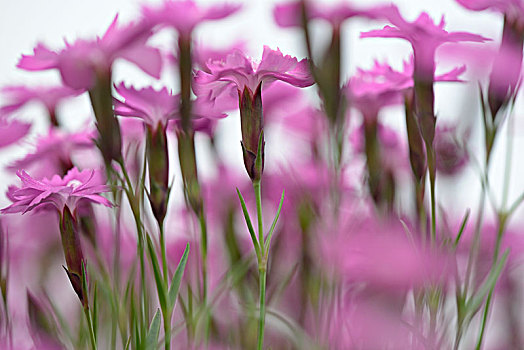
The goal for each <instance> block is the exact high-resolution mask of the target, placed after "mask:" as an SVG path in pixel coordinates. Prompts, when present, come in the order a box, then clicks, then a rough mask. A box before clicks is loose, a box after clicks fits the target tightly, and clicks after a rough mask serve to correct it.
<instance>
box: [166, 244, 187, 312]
mask: <svg viewBox="0 0 524 350" xmlns="http://www.w3.org/2000/svg"><path fill="white" fill-rule="evenodd" d="M188 256H189V243H187V245H186V249H184V254H182V257H181V258H180V262H179V263H178V266H177V268H176V271H175V274H174V275H173V280H172V281H171V286H170V287H169V307H170V308H171V309H172V308H174V307H175V302H176V298H177V296H178V290H179V289H180V283H181V281H182V276H183V275H184V270H185V268H186V263H187V258H188Z"/></svg>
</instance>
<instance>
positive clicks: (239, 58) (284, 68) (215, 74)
mask: <svg viewBox="0 0 524 350" xmlns="http://www.w3.org/2000/svg"><path fill="white" fill-rule="evenodd" d="M207 66H208V68H209V71H210V72H209V73H206V72H203V71H199V72H198V73H197V75H196V77H195V81H194V84H193V88H194V90H195V93H196V95H197V96H200V95H202V94H207V95H208V96H209V99H210V100H215V99H216V98H217V96H219V95H221V94H223V93H226V92H227V93H229V94H231V93H233V94H234V95H237V91H240V92H242V91H243V90H244V88H247V89H248V90H249V91H250V92H251V94H253V93H254V92H255V90H256V89H257V87H258V86H259V85H260V84H262V83H265V84H266V85H267V84H270V83H272V82H274V81H276V80H280V81H283V82H285V83H288V84H291V85H293V86H296V87H308V86H311V85H313V83H314V81H313V78H312V77H311V74H310V73H309V68H308V63H307V60H306V59H303V60H301V61H298V60H297V59H296V58H294V57H291V56H289V55H286V56H284V55H283V54H282V53H281V52H280V50H278V49H277V50H271V49H270V48H269V47H268V46H264V52H263V53H262V59H261V60H260V62H254V61H253V60H251V59H250V58H248V57H247V56H245V55H244V54H243V53H242V52H240V51H234V52H233V53H231V54H230V55H228V56H227V58H226V59H225V60H224V61H214V62H208V64H207ZM234 88H236V89H234ZM233 89H234V90H233ZM232 91H233V92H232ZM237 96H238V95H237Z"/></svg>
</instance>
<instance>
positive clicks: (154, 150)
mask: <svg viewBox="0 0 524 350" xmlns="http://www.w3.org/2000/svg"><path fill="white" fill-rule="evenodd" d="M146 157H147V164H148V167H149V183H150V195H149V201H150V203H151V208H152V209H153V214H154V215H155V218H156V220H157V221H158V223H159V224H162V222H163V221H164V218H165V217H166V213H167V200H168V195H169V156H168V150H167V134H166V128H165V127H164V126H162V125H161V124H160V123H159V125H158V126H157V127H156V128H155V129H154V130H153V129H152V128H150V127H148V128H147V148H146Z"/></svg>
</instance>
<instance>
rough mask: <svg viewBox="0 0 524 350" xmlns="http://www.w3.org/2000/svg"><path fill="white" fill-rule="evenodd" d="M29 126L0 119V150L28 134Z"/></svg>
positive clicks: (16, 121)
mask: <svg viewBox="0 0 524 350" xmlns="http://www.w3.org/2000/svg"><path fill="white" fill-rule="evenodd" d="M30 128H31V124H29V123H23V122H20V121H18V120H9V119H7V118H4V117H0V148H3V147H7V146H9V145H12V144H13V143H15V142H17V141H19V140H20V139H21V138H23V137H24V136H25V135H27V133H28V132H29V129H30Z"/></svg>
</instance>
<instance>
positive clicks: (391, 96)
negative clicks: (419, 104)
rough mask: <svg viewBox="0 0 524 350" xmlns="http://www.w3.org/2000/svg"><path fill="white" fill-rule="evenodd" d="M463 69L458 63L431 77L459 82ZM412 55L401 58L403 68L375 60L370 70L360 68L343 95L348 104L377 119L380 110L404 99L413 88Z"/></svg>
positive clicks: (368, 116) (436, 79)
mask: <svg viewBox="0 0 524 350" xmlns="http://www.w3.org/2000/svg"><path fill="white" fill-rule="evenodd" d="M465 70H466V67H465V66H460V67H457V68H454V69H452V70H451V71H449V72H447V73H443V74H439V75H436V76H434V78H433V81H436V82H462V81H463V80H461V79H460V78H459V76H460V75H461V74H462V73H464V71H465ZM413 74H414V63H413V56H411V58H410V60H408V61H404V64H403V69H402V71H397V70H394V69H393V68H392V67H391V66H390V65H389V64H387V63H380V62H378V61H376V60H375V63H374V65H373V67H372V68H371V69H369V70H365V69H362V68H359V69H358V70H357V73H356V74H355V75H354V76H353V77H352V78H351V79H350V80H349V82H348V84H347V87H346V96H347V98H348V100H349V101H350V102H351V105H352V106H354V107H355V108H357V109H358V110H360V112H361V113H362V114H363V115H364V116H365V117H366V118H376V116H377V114H378V112H379V110H380V109H382V108H383V107H386V106H390V105H397V104H400V103H402V102H403V94H404V92H405V91H406V90H407V89H411V88H413V85H414V82H413Z"/></svg>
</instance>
